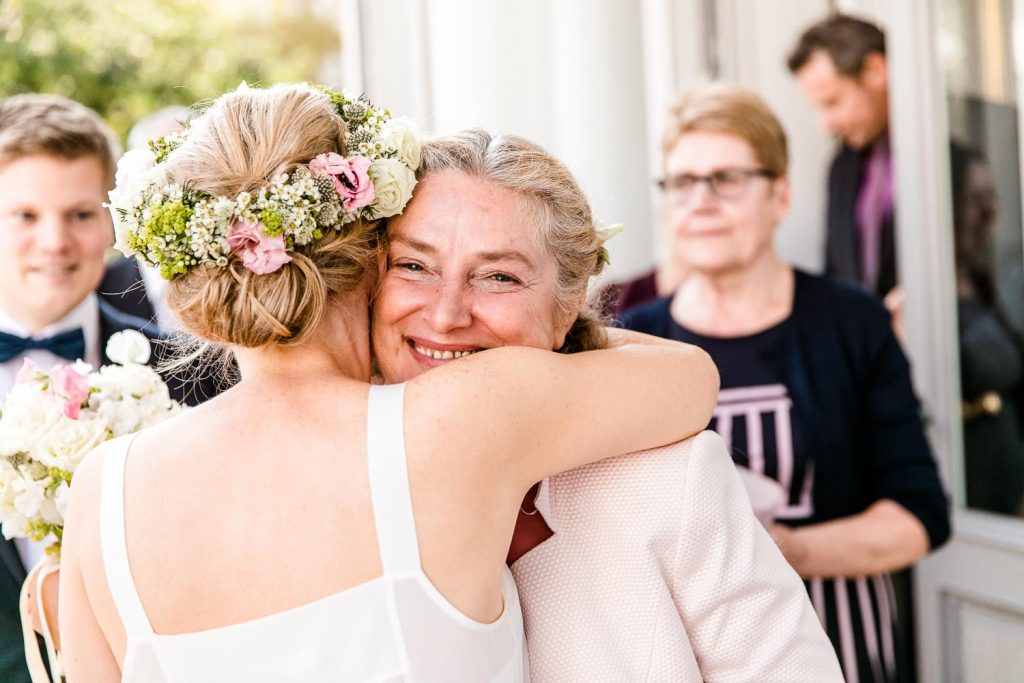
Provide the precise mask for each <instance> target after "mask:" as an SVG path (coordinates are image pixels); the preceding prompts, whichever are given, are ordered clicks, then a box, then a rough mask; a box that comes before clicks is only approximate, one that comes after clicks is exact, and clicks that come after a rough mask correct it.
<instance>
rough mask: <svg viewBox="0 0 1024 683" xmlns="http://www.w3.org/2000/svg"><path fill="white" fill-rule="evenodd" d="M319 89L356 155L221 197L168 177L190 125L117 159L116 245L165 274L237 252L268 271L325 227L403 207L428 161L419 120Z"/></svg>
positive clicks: (219, 262)
mask: <svg viewBox="0 0 1024 683" xmlns="http://www.w3.org/2000/svg"><path fill="white" fill-rule="evenodd" d="M242 87H247V86H245V84H243V85H242ZM318 89H319V90H321V91H322V92H324V93H325V94H326V95H327V96H328V97H330V99H331V103H332V104H333V105H334V109H335V112H336V113H337V114H338V116H339V117H340V118H341V119H342V120H343V121H344V122H345V125H346V128H347V131H346V133H345V147H346V149H347V150H348V154H349V156H347V157H344V156H342V155H341V154H337V153H335V152H328V153H325V154H320V155H318V156H317V157H316V158H314V159H313V160H312V161H310V162H309V164H308V165H304V166H299V167H298V168H296V169H295V170H294V171H293V172H292V173H291V174H287V173H283V174H281V175H279V176H278V177H276V178H274V179H273V180H272V181H271V182H270V183H269V184H268V185H266V186H264V187H261V188H260V189H259V190H257V191H255V192H253V193H250V192H242V193H240V194H239V195H238V196H236V197H234V198H229V197H218V196H214V195H211V194H208V193H206V192H202V191H200V190H197V189H195V188H193V187H190V186H189V184H188V183H187V182H186V183H184V184H177V183H173V182H171V181H170V179H169V178H168V177H167V173H166V170H165V168H164V162H165V161H166V160H167V157H168V156H170V154H171V153H172V152H174V150H175V149H177V148H178V147H179V146H180V145H181V144H182V143H183V142H184V141H185V140H187V139H188V134H189V131H188V129H187V128H186V129H185V130H184V131H182V132H180V133H175V134H172V135H168V136H164V137H161V138H158V139H157V140H153V141H151V142H150V143H149V149H140V150H132V151H130V152H128V153H126V154H125V155H124V156H122V157H121V159H120V161H119V162H118V164H117V177H116V180H117V183H116V187H115V188H114V190H112V191H111V193H110V202H109V204H108V205H107V206H108V208H109V209H110V212H111V214H112V215H113V217H114V226H115V231H116V233H117V243H116V244H115V246H116V247H117V248H118V249H120V250H121V251H122V252H123V253H124V254H125V255H126V256H131V255H133V254H135V255H138V256H139V258H141V259H142V260H143V261H145V262H146V263H149V264H150V265H152V266H154V267H156V268H158V269H159V271H160V274H161V275H162V276H163V277H164V278H165V279H167V280H170V279H172V278H174V277H176V276H178V275H183V274H184V273H187V272H189V271H190V270H192V269H193V268H195V267H197V266H201V265H207V266H217V267H221V268H223V267H226V266H227V265H228V260H229V258H230V257H231V256H232V255H235V256H237V257H238V258H239V259H240V260H241V261H242V265H244V266H245V267H246V268H248V269H249V270H251V271H252V272H254V273H258V274H266V273H273V272H275V271H276V270H278V269H279V268H280V267H281V266H283V265H284V264H285V263H287V262H289V261H291V259H292V257H291V256H289V255H288V252H290V251H293V250H294V249H295V248H296V247H300V246H303V245H307V244H310V243H312V242H314V241H316V240H318V239H320V238H322V237H323V236H324V234H325V233H326V232H327V231H330V230H341V229H342V227H343V226H344V225H345V224H347V223H350V222H352V221H354V220H357V219H363V220H377V219H380V218H387V217H388V216H394V215H396V214H399V213H401V212H402V210H403V209H404V208H405V205H406V204H407V203H408V202H409V199H410V198H411V197H412V188H413V186H415V185H416V169H417V168H418V167H419V164H420V150H421V145H422V143H421V139H420V134H419V131H418V130H417V128H416V126H415V124H413V123H412V121H410V120H409V119H406V118H392V117H391V113H390V112H389V111H388V110H387V109H383V108H378V107H375V106H374V105H373V104H372V103H371V102H370V101H369V100H368V99H366V97H364V96H362V95H360V96H358V97H353V96H352V95H350V94H348V93H345V92H340V93H339V92H335V91H334V90H330V89H329V88H324V87H318Z"/></svg>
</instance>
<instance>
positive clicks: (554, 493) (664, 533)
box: [512, 432, 843, 683]
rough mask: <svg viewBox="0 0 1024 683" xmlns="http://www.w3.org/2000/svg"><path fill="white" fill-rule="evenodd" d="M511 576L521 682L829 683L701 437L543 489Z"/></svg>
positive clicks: (797, 602) (836, 671) (820, 657)
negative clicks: (547, 530) (525, 656)
mask: <svg viewBox="0 0 1024 683" xmlns="http://www.w3.org/2000/svg"><path fill="white" fill-rule="evenodd" d="M537 507H538V509H539V510H540V511H541V514H543V515H544V518H545V519H546V520H547V522H548V524H549V525H550V526H551V528H552V529H553V530H554V531H555V535H554V536H553V537H552V538H550V539H548V540H547V541H545V542H544V543H542V544H541V545H539V546H538V547H537V548H535V549H533V550H531V551H530V552H529V553H527V554H526V555H524V556H523V557H521V558H520V559H519V560H518V561H517V562H516V563H515V564H513V565H512V573H513V575H514V576H515V579H516V584H517V585H518V587H519V595H520V599H521V602H522V606H523V616H524V619H525V625H526V639H527V646H528V649H529V655H530V671H531V676H532V680H533V683H549V682H550V683H565V682H566V681H587V682H588V683H600V682H602V681H607V682H608V683H629V682H632V681H672V682H676V681H702V680H703V681H751V682H753V681H756V682H757V683H770V682H771V681H779V682H780V683H800V682H801V681H807V683H829V682H831V681H834V682H835V683H842V680H843V678H842V673H841V671H840V668H839V663H838V661H837V659H836V655H835V653H834V651H833V649H832V645H831V643H830V642H829V640H828V637H827V636H826V635H825V633H824V631H823V630H822V627H821V625H820V623H819V622H818V619H817V617H816V616H815V613H814V610H813V609H812V607H811V603H810V601H809V600H808V597H807V592H806V590H805V589H804V585H803V583H802V582H801V580H800V578H799V577H798V576H797V575H796V573H795V572H794V571H793V570H792V569H791V568H790V566H789V564H788V563H787V562H786V560H785V559H784V558H783V556H782V554H781V553H780V552H779V550H778V549H777V548H776V546H775V544H774V543H773V542H772V540H771V538H770V537H769V536H768V534H767V533H766V532H765V530H764V528H763V527H762V526H761V525H760V524H759V523H758V522H757V520H756V519H755V518H754V516H753V513H752V512H751V509H750V502H749V500H748V499H747V494H746V491H745V490H744V488H743V485H742V484H741V483H740V480H739V477H738V475H737V474H736V470H735V467H734V465H733V463H732V460H731V459H730V457H729V454H728V452H727V451H726V448H725V444H724V443H723V442H722V440H721V438H720V437H719V436H718V435H717V434H715V433H714V432H704V433H702V434H699V435H697V436H695V437H693V438H692V439H688V440H686V441H683V442H680V443H677V444H674V445H672V446H666V447H664V448H658V449H654V450H651V451H646V452H644V453H639V454H630V455H624V456H620V457H618V458H613V459H611V460H605V461H603V462H600V463H596V464H594V465H588V466H587V467H582V468H580V469H577V470H573V471H571V472H565V473H563V474H560V475H558V476H556V477H553V478H551V479H550V480H548V481H546V482H545V483H544V485H542V487H541V490H540V494H539V495H538V500H537Z"/></svg>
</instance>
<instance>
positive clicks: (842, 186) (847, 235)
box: [825, 145, 897, 296]
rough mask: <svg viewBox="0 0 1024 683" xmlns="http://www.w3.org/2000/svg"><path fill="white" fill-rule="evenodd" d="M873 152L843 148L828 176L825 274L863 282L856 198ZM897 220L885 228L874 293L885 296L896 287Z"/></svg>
mask: <svg viewBox="0 0 1024 683" xmlns="http://www.w3.org/2000/svg"><path fill="white" fill-rule="evenodd" d="M870 153H871V149H870V148H867V149H863V150H856V149H853V148H851V147H847V146H845V145H844V146H843V147H842V149H840V150H839V153H838V154H837V155H836V158H835V159H834V160H833V161H832V168H831V170H830V171H829V174H828V219H827V236H826V241H825V272H826V273H827V274H828V275H834V276H836V277H841V278H844V279H847V280H853V281H855V282H861V281H862V277H861V265H860V264H861V259H860V241H859V239H858V234H859V229H858V227H857V196H858V195H859V194H860V187H861V183H863V182H864V170H865V166H866V164H867V159H868V155H869V154H870ZM894 223H895V219H894V217H893V216H890V217H889V218H888V219H886V221H885V222H884V223H883V224H882V235H881V238H882V239H881V241H880V246H881V249H882V253H881V255H880V260H879V266H878V279H877V281H876V282H875V286H874V288H873V289H874V291H875V293H876V294H877V295H878V296H885V294H887V293H888V292H889V290H890V289H892V288H893V287H894V286H896V280H897V274H896V246H895V238H894V234H895V224H894Z"/></svg>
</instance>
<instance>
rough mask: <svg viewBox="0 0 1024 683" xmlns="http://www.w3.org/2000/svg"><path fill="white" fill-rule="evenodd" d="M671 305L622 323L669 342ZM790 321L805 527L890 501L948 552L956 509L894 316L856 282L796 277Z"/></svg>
mask: <svg viewBox="0 0 1024 683" xmlns="http://www.w3.org/2000/svg"><path fill="white" fill-rule="evenodd" d="M670 304H671V298H663V299H658V300H656V301H654V302H651V303H649V304H647V305H644V306H641V307H638V308H634V309H632V310H630V311H627V312H626V313H625V314H624V315H623V317H622V321H621V322H622V325H623V326H624V327H627V328H629V329H632V330H637V331H639V332H646V333H648V334H653V335H656V336H659V337H666V338H670V339H671V338H672V337H673V335H672V326H673V324H674V323H673V321H672V319H671V316H670V314H669V306H670ZM792 322H793V323H794V324H793V325H790V327H789V333H788V335H787V339H786V342H785V352H784V353H783V354H781V355H780V360H779V362H780V363H781V365H782V367H781V368H780V370H781V371H782V375H783V376H784V377H785V384H786V386H787V388H788V390H789V394H790V398H791V399H792V401H793V408H792V410H793V419H794V420H795V421H798V422H799V424H800V428H801V431H802V432H803V433H804V438H802V439H801V441H802V442H803V443H804V444H805V447H807V448H811V449H812V454H811V455H812V457H813V459H814V510H815V513H814V516H813V517H812V518H810V519H808V520H803V521H802V522H801V523H803V524H810V523H816V522H823V521H828V520H832V519H839V518H841V517H847V516H849V515H853V514H857V513H859V512H863V511H864V510H865V509H866V508H867V507H868V506H870V505H871V504H872V503H874V502H875V501H878V500H880V499H883V498H889V499H891V500H894V501H896V502H897V503H899V504H900V505H902V506H903V507H905V508H906V509H907V510H909V511H910V512H911V513H912V514H913V515H914V516H916V517H917V518H918V519H919V520H921V523H922V524H923V525H924V527H925V529H926V530H927V532H928V539H929V542H930V545H931V547H932V548H933V549H934V548H937V547H938V546H940V545H942V544H943V543H944V542H945V541H946V540H947V539H948V538H949V534H950V522H949V502H948V500H947V498H946V494H945V492H944V491H943V488H942V483H941V481H940V479H939V473H938V469H937V468H936V465H935V459H934V458H933V457H932V453H931V449H930V448H929V446H928V442H927V439H926V438H925V434H924V426H923V424H922V420H921V411H920V406H919V404H918V401H917V398H916V396H915V395H914V390H913V387H912V385H911V381H910V366H909V365H908V363H907V358H906V356H905V355H904V354H903V350H902V349H901V348H900V345H899V342H898V341H897V340H896V337H895V336H894V335H893V332H892V326H891V323H890V319H889V314H888V312H887V311H886V310H885V308H884V307H883V306H882V305H881V303H879V301H878V300H877V299H876V298H875V297H874V296H872V295H870V294H868V293H867V292H865V291H863V290H861V289H859V288H858V287H856V286H854V285H852V284H848V283H844V282H842V281H839V280H834V279H831V278H824V277H820V276H816V275H810V274H808V273H805V272H802V271H799V270H797V271H796V284H795V292H794V297H793V314H792Z"/></svg>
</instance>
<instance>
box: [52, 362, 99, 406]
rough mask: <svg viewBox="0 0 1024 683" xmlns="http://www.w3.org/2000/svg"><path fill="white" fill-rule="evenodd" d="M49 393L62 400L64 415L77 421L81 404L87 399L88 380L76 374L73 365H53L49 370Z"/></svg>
mask: <svg viewBox="0 0 1024 683" xmlns="http://www.w3.org/2000/svg"><path fill="white" fill-rule="evenodd" d="M49 391H50V393H52V394H54V395H55V396H60V397H61V398H63V399H64V414H65V415H67V416H68V417H70V418H71V419H72V420H77V419H78V413H79V411H81V410H82V403H84V402H85V399H86V398H88V397H89V378H88V377H86V376H85V375H80V374H78V372H77V371H76V370H75V366H73V365H55V366H53V368H52V369H51V370H50V390H49Z"/></svg>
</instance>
